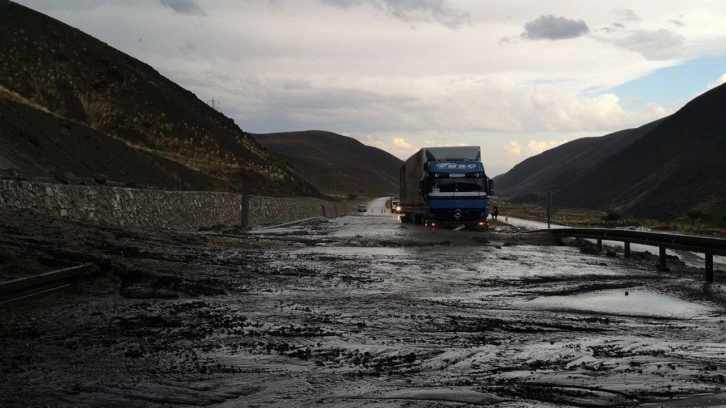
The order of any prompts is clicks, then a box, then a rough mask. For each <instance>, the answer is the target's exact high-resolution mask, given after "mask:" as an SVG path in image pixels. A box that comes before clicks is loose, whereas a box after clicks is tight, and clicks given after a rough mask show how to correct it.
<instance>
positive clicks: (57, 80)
mask: <svg viewBox="0 0 726 408" xmlns="http://www.w3.org/2000/svg"><path fill="white" fill-rule="evenodd" d="M0 55H2V57H3V58H2V62H1V63H0V88H2V89H5V92H4V94H6V95H8V94H9V95H12V96H14V97H15V99H16V100H19V101H22V102H23V103H26V104H28V105H29V106H32V107H34V108H38V109H42V110H46V111H48V112H50V113H52V114H54V115H56V116H60V117H63V118H65V119H68V120H71V121H74V122H77V123H81V124H84V125H86V126H88V127H90V128H92V129H94V130H96V131H98V132H100V133H103V134H106V135H108V136H110V137H112V138H114V139H117V140H119V141H121V142H123V143H124V144H126V145H127V146H130V147H133V148H134V149H135V150H137V151H141V152H145V153H148V154H153V155H158V156H161V157H163V158H165V159H167V160H170V161H173V162H176V163H179V164H181V165H183V166H184V167H187V168H189V169H190V170H193V171H196V172H198V173H201V174H202V176H203V178H207V179H210V178H213V179H216V180H218V182H216V183H215V185H216V186H217V187H218V188H221V189H225V190H233V191H245V192H250V193H264V194H266V195H309V196H319V194H320V193H319V192H318V191H317V190H316V189H315V188H314V187H313V186H312V185H311V184H309V183H308V182H307V181H305V180H304V179H303V178H302V177H300V176H299V175H297V174H296V173H295V172H294V170H292V169H290V168H288V167H287V166H286V165H285V164H284V163H283V162H282V161H281V160H280V159H279V158H277V157H276V156H274V155H273V154H271V153H270V152H268V151H267V150H265V149H264V148H262V147H261V146H260V145H259V144H258V143H257V142H255V140H254V139H253V138H252V137H250V136H249V135H248V134H246V133H245V132H243V131H242V130H241V129H240V128H239V127H237V125H236V124H235V123H234V122H233V121H232V120H231V119H229V118H227V117H225V116H224V115H222V114H221V113H219V112H217V111H216V110H214V109H212V108H211V107H210V106H208V105H207V104H206V103H204V102H202V101H201V100H199V99H198V98H197V97H196V96H195V95H194V94H193V93H191V92H189V91H187V90H185V89H183V88H181V87H179V86H178V85H176V84H174V83H173V82H171V81H170V80H168V79H166V78H165V77H163V76H162V75H160V74H159V73H158V72H156V71H155V70H154V69H153V68H151V67H150V66H148V65H146V64H144V63H143V62H140V61H138V60H136V59H134V58H132V57H130V56H128V55H126V54H124V53H122V52H119V51H117V50H115V49H113V48H111V47H109V46H108V45H106V44H105V43H103V42H101V41H98V40H96V39H94V38H92V37H90V36H88V35H86V34H84V33H82V32H81V31H79V30H76V29H74V28H72V27H69V26H67V25H65V24H63V23H61V22H59V21H56V20H54V19H52V18H49V17H47V16H44V15H42V14H40V13H37V12H35V11H32V10H30V9H28V8H26V7H23V6H20V5H17V4H15V3H12V2H8V1H3V2H0ZM43 160H44V159H43V158H42V157H41V158H38V159H37V161H39V162H42V161H43ZM97 160H99V161H102V160H104V156H103V154H100V153H99V154H98V155H97ZM88 166H89V167H94V166H95V164H94V163H88ZM129 171H133V169H132V168H130V169H129Z"/></svg>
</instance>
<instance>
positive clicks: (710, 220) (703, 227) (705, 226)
mask: <svg viewBox="0 0 726 408" xmlns="http://www.w3.org/2000/svg"><path fill="white" fill-rule="evenodd" d="M493 205H496V206H498V207H499V218H500V221H504V220H505V218H506V217H518V218H524V219H531V220H536V221H542V222H547V210H546V208H544V207H543V206H537V205H533V204H515V203H509V202H505V201H502V200H497V201H495V202H494V204H493ZM551 222H552V223H554V224H561V225H567V226H570V227H603V228H626V227H634V228H649V229H652V230H660V231H677V232H682V233H687V234H698V235H712V236H723V237H726V214H712V213H708V212H705V211H701V210H692V211H689V212H687V213H685V214H683V215H681V216H679V217H676V218H674V219H672V220H667V221H660V220H654V219H643V218H632V217H630V216H628V215H627V214H624V213H620V212H618V211H614V210H611V211H595V210H583V209H572V208H555V209H554V210H553V211H552V217H551Z"/></svg>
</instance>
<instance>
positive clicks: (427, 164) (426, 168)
mask: <svg viewBox="0 0 726 408" xmlns="http://www.w3.org/2000/svg"><path fill="white" fill-rule="evenodd" d="M423 169H424V171H426V170H428V169H429V162H426V163H424V165H423Z"/></svg>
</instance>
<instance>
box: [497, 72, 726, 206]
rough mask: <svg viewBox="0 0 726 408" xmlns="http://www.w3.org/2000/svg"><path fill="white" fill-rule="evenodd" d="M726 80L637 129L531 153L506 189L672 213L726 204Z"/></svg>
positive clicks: (517, 196)
mask: <svg viewBox="0 0 726 408" xmlns="http://www.w3.org/2000/svg"><path fill="white" fill-rule="evenodd" d="M725 105H726V86H725V85H721V86H719V87H717V88H714V89H712V90H710V91H708V92H706V93H704V94H702V95H700V96H699V97H697V98H695V99H694V100H692V101H691V102H689V103H688V104H686V106H684V107H683V108H682V109H680V110H679V111H678V112H676V113H675V114H673V115H671V116H668V117H666V118H664V119H661V120H658V121H655V122H652V123H649V124H647V125H644V126H642V127H640V128H637V129H630V130H624V131H621V132H616V133H613V134H610V135H607V136H603V137H599V138H587V139H579V140H575V141H572V142H570V143H567V144H564V145H562V146H559V147H556V148H554V149H551V150H548V151H546V152H544V153H541V154H539V155H537V156H534V157H532V158H529V159H527V160H525V161H524V162H522V163H520V164H518V165H517V166H515V167H514V168H513V169H512V170H510V171H509V172H507V173H506V174H503V175H501V176H499V177H497V180H496V181H497V190H498V194H499V195H500V196H503V197H507V198H510V199H513V200H520V201H530V202H533V201H536V202H542V197H543V196H544V195H545V194H546V192H547V191H551V192H553V193H554V197H555V205H556V206H559V207H575V208H590V209H615V210H618V211H621V212H623V213H626V214H630V215H632V216H636V217H642V218H655V219H670V218H674V217H679V216H682V215H683V214H685V212H687V211H689V210H691V209H699V210H702V211H706V212H709V213H712V214H718V215H722V214H724V210H723V208H726V179H725V178H724V175H726V158H725V157H726V155H724V152H725V151H726V113H724V110H723V106H725Z"/></svg>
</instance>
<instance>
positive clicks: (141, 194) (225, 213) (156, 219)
mask: <svg viewBox="0 0 726 408" xmlns="http://www.w3.org/2000/svg"><path fill="white" fill-rule="evenodd" d="M245 200H247V208H248V209H249V212H248V214H247V217H246V219H247V220H248V225H246V226H249V227H254V226H261V225H270V224H277V223H283V222H289V221H295V220H299V219H304V218H310V217H320V216H325V217H336V216H341V215H345V214H348V213H350V212H351V211H352V205H351V204H349V203H338V202H330V201H325V200H320V199H315V198H275V197H259V196H247V195H243V194H236V193H218V192H201V191H164V190H149V189H137V188H122V187H110V186H79V185H65V184H54V183H38V182H31V181H16V180H0V209H14V210H29V211H32V212H35V213H40V214H45V215H50V216H57V217H68V218H70V219H74V220H80V221H90V222H98V223H101V224H108V225H118V226H127V227H141V228H167V229H176V230H185V231H196V230H198V229H199V228H200V227H210V226H213V225H227V226H233V225H242V221H243V207H244V203H245Z"/></svg>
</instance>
